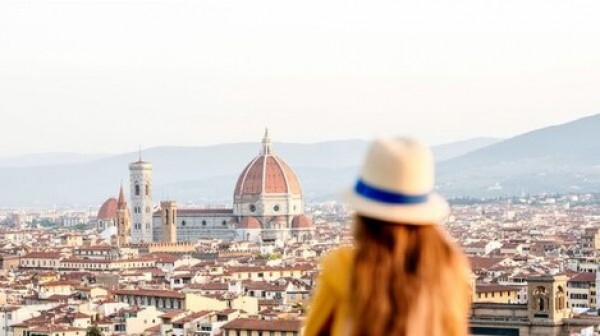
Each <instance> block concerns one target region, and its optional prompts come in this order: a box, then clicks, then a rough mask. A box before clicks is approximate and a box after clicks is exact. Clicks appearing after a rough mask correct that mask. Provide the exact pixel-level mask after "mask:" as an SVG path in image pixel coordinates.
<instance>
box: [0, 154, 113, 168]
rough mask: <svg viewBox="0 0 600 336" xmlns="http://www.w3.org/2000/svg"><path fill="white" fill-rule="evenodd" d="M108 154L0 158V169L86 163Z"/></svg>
mask: <svg viewBox="0 0 600 336" xmlns="http://www.w3.org/2000/svg"><path fill="white" fill-rule="evenodd" d="M109 156H110V154H79V153H40V154H28V155H20V156H10V157H0V167H16V168H18V167H21V168H24V167H36V166H55V165H64V164H72V163H86V162H92V161H95V160H99V159H103V158H106V157H109Z"/></svg>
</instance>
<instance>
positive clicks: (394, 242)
mask: <svg viewBox="0 0 600 336" xmlns="http://www.w3.org/2000/svg"><path fill="white" fill-rule="evenodd" d="M433 172H434V169H433V158H432V155H431V152H430V150H429V149H428V148H427V147H426V146H423V145H421V144H420V143H418V142H416V141H414V140H411V139H381V140H378V141H376V142H374V143H373V145H372V146H371V148H370V149H369V151H368V152H367V159H366V161H365V164H364V167H363V171H362V176H361V177H360V178H359V180H358V181H357V183H356V185H355V187H354V188H353V189H352V190H350V191H349V193H348V194H347V195H348V200H349V203H350V204H351V205H352V206H353V207H354V209H355V210H356V212H357V216H356V218H355V220H354V223H353V224H354V238H355V247H353V248H344V249H340V250H337V251H335V252H333V253H332V254H330V255H329V256H327V257H325V258H324V260H323V264H322V273H321V276H320V277H319V280H318V283H317V289H316V292H315V296H314V298H313V302H312V304H311V306H310V307H309V316H308V320H307V325H306V329H305V336H313V335H333V336H338V335H345V336H350V335H352V336H379V335H400V336H403V335H428V336H442V335H443V336H466V335H467V334H468V313H469V306H470V300H471V288H470V276H471V273H470V269H469V266H468V263H467V261H466V258H465V257H464V255H463V254H462V253H461V252H460V250H459V249H458V248H457V247H456V246H455V244H454V243H453V242H452V241H451V240H450V239H449V238H448V237H447V235H446V234H445V233H444V232H443V229H442V228H441V227H440V226H439V225H438V224H439V223H441V222H442V221H443V220H444V218H445V217H446V216H447V214H448V204H447V202H446V201H445V200H444V199H443V198H442V197H441V196H439V195H437V194H436V193H435V192H433V188H434V185H435V184H434V178H433V176H434V173H433Z"/></svg>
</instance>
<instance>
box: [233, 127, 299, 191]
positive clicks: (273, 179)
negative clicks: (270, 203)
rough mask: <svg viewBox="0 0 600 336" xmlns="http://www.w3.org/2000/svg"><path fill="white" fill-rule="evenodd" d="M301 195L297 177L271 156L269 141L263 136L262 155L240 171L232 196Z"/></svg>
mask: <svg viewBox="0 0 600 336" xmlns="http://www.w3.org/2000/svg"><path fill="white" fill-rule="evenodd" d="M301 193H302V190H301V189H300V183H299V182H298V177H297V176H296V174H295V173H294V171H293V170H292V168H290V166H288V165H287V163H285V161H283V160H282V159H281V158H279V157H278V156H276V155H275V154H273V151H272V149H271V141H270V140H269V138H268V134H265V138H264V139H263V150H262V153H261V154H260V155H259V156H257V157H256V158H254V160H252V161H251V162H250V163H249V164H248V165H247V166H246V168H244V170H243V171H242V174H241V175H240V177H239V178H238V181H237V183H236V186H235V192H234V196H235V197H238V196H242V195H260V194H301Z"/></svg>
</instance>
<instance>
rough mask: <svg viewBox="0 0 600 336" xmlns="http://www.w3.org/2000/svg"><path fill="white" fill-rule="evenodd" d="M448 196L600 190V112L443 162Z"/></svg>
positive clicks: (441, 182) (442, 182) (441, 174)
mask: <svg viewBox="0 0 600 336" xmlns="http://www.w3.org/2000/svg"><path fill="white" fill-rule="evenodd" d="M438 172H439V178H438V182H439V185H440V187H439V190H440V191H441V192H442V193H444V194H446V195H449V196H454V195H456V196H458V195H480V196H484V195H514V194H520V193H523V192H524V193H532V194H533V193H544V192H574V191H590V192H599V191H600V114H599V115H594V116H590V117H586V118H582V119H578V120H575V121H573V122H569V123H566V124H562V125H556V126H551V127H546V128H542V129H538V130H535V131H532V132H528V133H525V134H522V135H519V136H516V137H514V138H511V139H507V140H505V141H501V142H499V143H496V144H493V145H491V146H488V147H484V148H481V149H478V150H475V151H472V152H470V153H467V154H465V155H462V156H459V157H455V158H453V159H451V160H447V161H445V162H442V163H441V164H440V165H439V169H438Z"/></svg>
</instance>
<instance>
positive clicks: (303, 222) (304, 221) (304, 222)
mask: <svg viewBox="0 0 600 336" xmlns="http://www.w3.org/2000/svg"><path fill="white" fill-rule="evenodd" d="M313 227H314V224H313V222H312V220H311V219H310V218H308V217H307V216H306V215H299V216H296V217H294V220H292V229H311V228H313Z"/></svg>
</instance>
